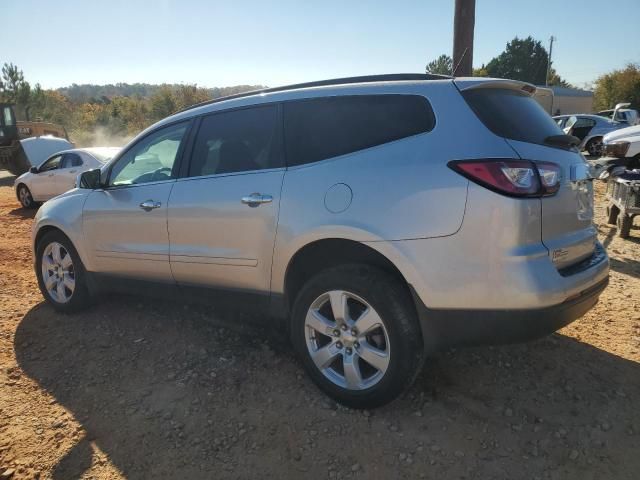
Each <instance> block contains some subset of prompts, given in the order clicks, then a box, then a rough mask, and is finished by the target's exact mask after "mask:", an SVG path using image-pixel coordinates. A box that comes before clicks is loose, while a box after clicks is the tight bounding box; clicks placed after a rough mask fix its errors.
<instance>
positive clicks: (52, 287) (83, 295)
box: [36, 230, 91, 312]
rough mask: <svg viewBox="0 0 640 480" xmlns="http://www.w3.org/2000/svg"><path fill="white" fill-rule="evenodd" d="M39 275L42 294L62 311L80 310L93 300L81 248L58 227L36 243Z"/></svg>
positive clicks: (37, 271) (37, 273)
mask: <svg viewBox="0 0 640 480" xmlns="http://www.w3.org/2000/svg"><path fill="white" fill-rule="evenodd" d="M36 275H37V277H38V286H39V287H40V291H41V292H42V295H43V296H44V297H45V299H46V300H47V301H48V302H49V303H50V304H51V305H52V306H53V307H54V308H55V309H56V310H58V311H61V312H73V311H77V310H80V309H81V308H84V307H85V306H87V304H88V303H89V302H90V300H91V295H90V293H89V289H88V287H87V283H86V272H85V269H84V266H83V265H82V261H81V260H80V257H79V255H78V252H77V251H76V249H75V248H74V246H73V244H72V243H71V241H70V240H69V238H67V236H66V235H64V234H63V233H62V232H60V231H58V230H52V231H51V232H48V233H46V234H45V235H44V236H43V237H42V239H41V240H40V241H39V242H38V244H37V246H36Z"/></svg>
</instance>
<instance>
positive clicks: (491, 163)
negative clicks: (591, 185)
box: [449, 158, 560, 197]
mask: <svg viewBox="0 0 640 480" xmlns="http://www.w3.org/2000/svg"><path fill="white" fill-rule="evenodd" d="M449 167H450V168H452V169H453V170H455V171H456V172H458V173H460V174H461V175H463V176H465V177H467V178H468V179H469V180H471V181H472V182H475V183H477V184H478V185H482V186H483V187H486V188H488V189H489V190H492V191H494V192H496V193H500V194H502V195H507V196H510V197H541V196H545V195H553V194H554V193H556V192H557V191H558V189H559V188H560V167H559V166H558V165H556V164H555V163H550V162H531V161H529V160H515V159H504V158H500V159H487V160H454V161H451V162H449Z"/></svg>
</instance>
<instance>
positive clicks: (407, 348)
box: [291, 265, 424, 408]
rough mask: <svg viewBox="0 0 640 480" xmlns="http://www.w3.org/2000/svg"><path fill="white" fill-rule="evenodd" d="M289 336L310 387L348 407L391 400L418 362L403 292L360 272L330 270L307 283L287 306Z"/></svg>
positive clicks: (412, 314)
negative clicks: (290, 313) (290, 322)
mask: <svg viewBox="0 0 640 480" xmlns="http://www.w3.org/2000/svg"><path fill="white" fill-rule="evenodd" d="M291 334H292V341H293V344H294V347H295V348H296V350H297V352H298V354H299V356H300V357H301V359H302V362H303V363H304V366H305V368H306V370H307V371H308V372H309V375H310V376H311V378H312V379H313V380H314V382H315V383H316V384H317V385H318V386H319V387H320V388H321V389H322V390H323V391H324V392H326V393H327V394H328V395H330V396H331V397H333V398H334V399H335V400H337V401H338V402H340V403H342V404H344V405H347V406H350V407H354V408H371V407H377V406H380V405H383V404H385V403H387V402H390V401H391V400H393V399H394V398H396V397H397V396H398V395H400V394H401V393H402V392H404V391H405V390H406V389H407V388H408V387H409V386H410V385H411V383H412V381H413V379H414V378H415V376H416V374H417V373H418V371H419V369H420V367H421V366H422V362H423V359H424V347H423V342H422V336H421V333H420V327H419V324H418V320H417V316H416V311H415V307H414V305H413V302H412V299H411V296H410V294H409V292H408V291H407V289H406V287H404V286H403V285H402V284H401V282H400V281H398V280H397V279H396V278H394V277H393V276H391V275H389V274H387V273H385V272H383V271H380V270H378V269H375V268H371V267H369V266H366V265H346V266H341V267H335V268H331V269H328V270H325V271H323V272H321V273H319V274H318V275H316V276H315V277H313V278H312V279H311V280H309V281H308V282H307V283H306V284H305V285H304V287H303V288H302V290H301V291H300V293H299V295H298V297H297V298H296V301H295V303H294V307H293V314H292V325H291Z"/></svg>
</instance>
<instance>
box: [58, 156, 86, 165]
mask: <svg viewBox="0 0 640 480" xmlns="http://www.w3.org/2000/svg"><path fill="white" fill-rule="evenodd" d="M80 165H82V159H81V158H80V155H78V154H77V153H65V154H64V156H63V157H62V163H61V165H60V168H71V167H79V166H80Z"/></svg>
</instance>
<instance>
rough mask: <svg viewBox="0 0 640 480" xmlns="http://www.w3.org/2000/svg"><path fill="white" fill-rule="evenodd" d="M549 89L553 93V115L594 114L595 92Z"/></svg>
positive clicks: (563, 88) (558, 88)
mask: <svg viewBox="0 0 640 480" xmlns="http://www.w3.org/2000/svg"><path fill="white" fill-rule="evenodd" d="M549 88H550V89H551V90H552V91H553V109H552V114H553V115H570V114H572V113H592V112H593V92H589V91H587V90H579V89H577V88H565V87H549Z"/></svg>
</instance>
